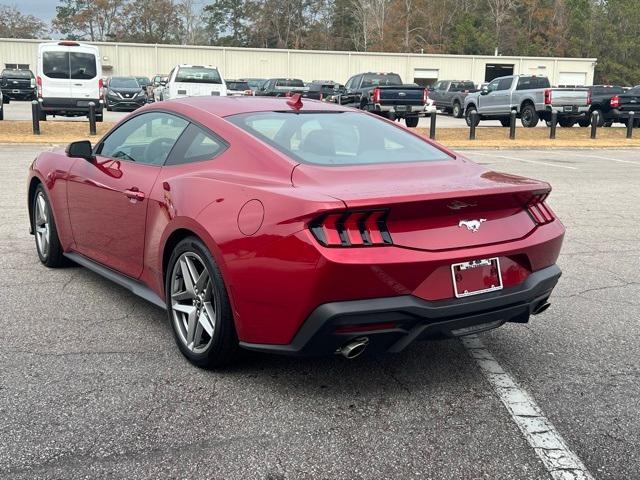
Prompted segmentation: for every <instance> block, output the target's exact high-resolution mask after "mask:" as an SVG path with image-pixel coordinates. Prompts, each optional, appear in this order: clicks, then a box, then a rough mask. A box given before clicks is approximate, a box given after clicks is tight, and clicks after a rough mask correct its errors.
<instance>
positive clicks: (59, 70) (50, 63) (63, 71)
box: [42, 52, 69, 78]
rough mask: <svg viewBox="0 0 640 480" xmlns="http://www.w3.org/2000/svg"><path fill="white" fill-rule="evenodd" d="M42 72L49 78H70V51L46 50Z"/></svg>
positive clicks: (43, 56)
mask: <svg viewBox="0 0 640 480" xmlns="http://www.w3.org/2000/svg"><path fill="white" fill-rule="evenodd" d="M42 73H43V74H44V75H45V76H46V77H49V78H69V52H44V53H43V54H42Z"/></svg>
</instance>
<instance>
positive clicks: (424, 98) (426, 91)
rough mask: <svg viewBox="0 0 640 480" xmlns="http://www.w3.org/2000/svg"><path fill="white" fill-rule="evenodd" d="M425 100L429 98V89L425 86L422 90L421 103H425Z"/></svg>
mask: <svg viewBox="0 0 640 480" xmlns="http://www.w3.org/2000/svg"><path fill="white" fill-rule="evenodd" d="M427 100H429V90H427V89H426V88H425V89H424V90H423V91H422V103H423V104H425V105H426V104H427Z"/></svg>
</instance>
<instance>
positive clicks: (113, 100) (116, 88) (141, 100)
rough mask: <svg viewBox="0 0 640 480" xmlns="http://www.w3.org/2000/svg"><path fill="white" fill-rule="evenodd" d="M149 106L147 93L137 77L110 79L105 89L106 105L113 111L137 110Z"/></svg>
mask: <svg viewBox="0 0 640 480" xmlns="http://www.w3.org/2000/svg"><path fill="white" fill-rule="evenodd" d="M146 104H147V91H146V89H145V88H143V87H142V86H141V85H140V84H139V83H138V80H137V78H136V77H109V78H108V79H107V83H106V85H105V87H104V105H105V107H106V109H107V110H108V111H109V112H110V111H112V110H135V109H137V108H140V107H144V106H145V105H146Z"/></svg>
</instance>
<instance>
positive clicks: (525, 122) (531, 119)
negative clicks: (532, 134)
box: [520, 103, 540, 128]
mask: <svg viewBox="0 0 640 480" xmlns="http://www.w3.org/2000/svg"><path fill="white" fill-rule="evenodd" d="M538 121H540V117H539V116H538V112H536V107H534V106H533V105H532V104H531V103H527V104H526V105H524V106H523V107H522V110H521V111H520V123H522V126H523V127H525V128H533V127H535V126H536V125H538Z"/></svg>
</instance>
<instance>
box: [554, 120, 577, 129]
mask: <svg viewBox="0 0 640 480" xmlns="http://www.w3.org/2000/svg"><path fill="white" fill-rule="evenodd" d="M558 124H559V125H560V126H561V127H562V128H571V127H573V126H574V125H575V124H576V121H575V120H574V119H573V118H566V117H565V118H560V119H558Z"/></svg>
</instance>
